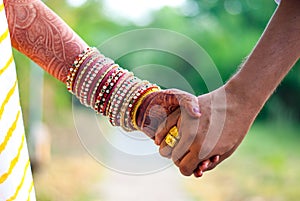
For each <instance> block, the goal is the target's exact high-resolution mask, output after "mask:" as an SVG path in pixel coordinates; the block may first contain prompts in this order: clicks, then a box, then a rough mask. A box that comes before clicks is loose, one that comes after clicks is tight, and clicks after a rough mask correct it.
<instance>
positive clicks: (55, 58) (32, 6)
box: [4, 0, 198, 137]
mask: <svg viewBox="0 0 300 201" xmlns="http://www.w3.org/2000/svg"><path fill="white" fill-rule="evenodd" d="M4 5H5V9H6V15H7V19H8V24H9V30H10V34H11V40H12V45H13V47H14V48H15V49H17V50H18V51H20V52H22V53H23V54H25V55H26V56H28V57H29V58H30V59H31V60H33V61H35V62H36V63H37V64H38V65H39V66H41V67H42V68H43V69H45V70H46V71H47V72H48V73H50V74H51V75H52V76H54V77H55V78H57V79H59V80H60V81H62V82H66V79H67V74H68V71H69V67H70V66H71V65H72V63H73V61H74V58H75V57H76V56H77V55H79V54H80V53H81V52H82V51H83V50H84V49H86V48H87V47H88V45H87V44H86V43H85V42H84V40H82V39H81V38H80V37H79V36H78V35H77V34H76V33H75V32H74V31H73V30H72V29H71V28H70V27H69V26H68V25H67V24H66V23H65V22H64V21H63V20H62V19H61V18H60V17H59V16H57V14H55V13H54V12H53V11H52V10H51V9H49V8H48V7H47V6H46V5H45V4H44V3H43V2H42V1H40V0H4ZM183 100H184V101H183ZM191 101H192V102H193V104H188V103H190V102H191ZM179 102H181V104H182V105H184V106H186V107H187V108H189V110H188V111H190V114H191V115H193V113H192V112H193V111H192V109H193V107H195V108H196V107H197V108H198V104H197V100H196V97H194V96H192V95H191V94H188V93H185V92H181V91H179V90H164V91H160V92H157V93H155V94H153V95H151V96H149V97H147V98H146V99H145V101H144V103H142V105H141V108H140V109H139V110H138V115H137V116H138V121H137V122H138V126H139V127H140V128H141V130H142V131H143V132H145V133H146V134H147V135H148V136H152V137H153V135H154V133H155V132H156V130H157V128H158V125H160V124H162V122H164V121H166V119H167V117H168V115H170V114H171V113H172V112H174V111H175V110H176V109H177V110H178V109H179V105H180V104H179ZM158 106H159V107H158ZM195 115H196V116H197V113H196V114H195ZM178 118H179V116H178Z"/></svg>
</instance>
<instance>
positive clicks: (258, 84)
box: [226, 0, 300, 111]
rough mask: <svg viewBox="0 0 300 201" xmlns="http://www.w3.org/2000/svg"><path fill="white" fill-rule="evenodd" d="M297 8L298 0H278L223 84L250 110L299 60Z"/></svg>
mask: <svg viewBox="0 0 300 201" xmlns="http://www.w3.org/2000/svg"><path fill="white" fill-rule="evenodd" d="M299 10H300V1H299V0H282V2H281V5H280V6H279V7H278V9H277V11H276V12H275V14H274V16H273V17H272V19H271V21H270V22H269V24H268V26H267V28H266V30H265V32H264V34H263V35H262V37H261V39H260V40H259V42H258V43H257V45H256V47H255V48H254V50H253V51H252V53H251V54H250V56H249V58H248V59H247V60H246V62H245V63H244V65H243V66H242V68H241V69H240V70H239V72H238V73H237V74H236V75H234V76H233V77H232V78H231V79H230V80H229V81H228V83H227V86H226V87H227V90H228V91H229V92H230V93H233V94H235V96H236V98H237V99H239V101H240V102H241V103H243V104H245V105H248V106H249V107H250V108H252V109H253V110H254V111H257V110H258V109H259V108H261V107H262V106H263V105H264V103H265V102H266V101H267V99H268V98H269V97H270V95H271V94H272V93H273V91H274V90H275V89H276V87H277V86H278V85H279V84H280V82H281V81H282V79H283V78H284V77H285V76H286V74H287V73H288V72H289V71H290V69H291V68H292V67H293V66H294V64H295V63H296V62H297V60H298V59H299V56H300V12H299ZM258 107H259V108H258Z"/></svg>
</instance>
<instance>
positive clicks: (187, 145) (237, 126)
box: [155, 85, 259, 177]
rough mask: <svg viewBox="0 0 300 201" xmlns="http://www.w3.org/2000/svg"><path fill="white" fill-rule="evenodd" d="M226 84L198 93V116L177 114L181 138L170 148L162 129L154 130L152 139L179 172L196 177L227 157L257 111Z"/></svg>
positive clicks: (237, 143)
mask: <svg viewBox="0 0 300 201" xmlns="http://www.w3.org/2000/svg"><path fill="white" fill-rule="evenodd" d="M228 88H230V87H228V85H225V86H223V87H221V88H219V89H218V90H216V91H213V92H211V93H208V94H205V95H203V96H199V97H198V105H199V107H200V108H201V117H200V118H198V119H193V118H191V117H190V116H187V115H185V114H182V115H181V118H180V121H179V124H178V127H179V135H180V136H181V139H180V140H179V142H178V144H177V145H176V146H175V147H174V149H171V148H170V147H169V146H167V145H166V143H165V142H164V138H165V136H166V134H167V132H166V129H160V130H158V132H156V134H155V140H156V142H157V143H158V144H160V153H161V155H163V156H165V157H171V158H172V159H173V161H174V163H175V164H176V165H177V166H178V167H179V169H180V171H181V173H182V174H183V175H186V176H190V175H192V174H193V173H194V175H195V176H196V177H200V176H201V175H202V173H203V172H204V171H207V170H211V169H213V168H214V167H215V166H216V165H217V164H219V163H220V162H222V161H223V160H225V159H226V158H228V157H229V156H230V155H231V154H232V153H233V152H234V151H235V150H236V148H237V147H238V146H239V145H240V143H241V141H242V140H243V138H244V136H245V135H246V133H247V132H248V130H249V128H250V126H251V124H252V122H253V120H254V119H255V117H256V115H257V113H258V112H259V109H256V110H254V109H253V108H251V107H249V104H247V103H244V102H243V101H244V99H243V98H241V97H236V96H235V93H234V91H232V90H231V89H228ZM197 121H198V122H197ZM174 123H175V120H173V121H168V122H167V124H165V125H164V127H166V128H169V127H171V126H172V125H173V124H174ZM186 123H187V125H186Z"/></svg>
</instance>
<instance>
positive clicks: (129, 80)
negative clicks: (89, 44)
mask: <svg viewBox="0 0 300 201" xmlns="http://www.w3.org/2000/svg"><path fill="white" fill-rule="evenodd" d="M66 85H67V89H68V91H70V92H71V93H72V94H74V95H75V96H76V97H77V98H78V99H79V100H80V102H81V103H82V104H83V105H85V106H87V107H91V108H92V109H93V110H95V111H96V112H97V113H98V114H102V115H105V116H108V117H109V121H110V123H111V124H112V125H113V126H121V127H122V128H123V129H124V130H125V131H128V132H130V131H134V130H138V129H139V128H138V126H137V123H136V114H137V110H138V108H139V106H140V105H141V104H142V102H143V100H144V99H145V98H146V96H147V95H149V94H150V93H153V92H156V91H159V90H160V88H159V87H158V86H157V85H155V84H151V83H149V82H148V81H145V80H140V79H139V78H137V77H135V76H134V75H133V73H131V72H128V71H127V70H124V69H122V68H121V67H120V66H119V65H117V64H115V63H114V61H113V60H112V59H110V58H107V57H105V56H104V55H102V54H101V53H100V52H99V51H98V50H97V49H96V48H87V49H86V50H85V51H83V52H82V53H81V54H80V55H78V56H77V57H76V59H75V61H74V63H73V65H72V66H71V67H70V69H69V74H68V76H67V82H66Z"/></svg>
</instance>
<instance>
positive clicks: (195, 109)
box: [193, 108, 201, 114]
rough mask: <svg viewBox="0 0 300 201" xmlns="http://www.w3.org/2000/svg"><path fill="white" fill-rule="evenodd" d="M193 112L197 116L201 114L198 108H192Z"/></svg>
mask: <svg viewBox="0 0 300 201" xmlns="http://www.w3.org/2000/svg"><path fill="white" fill-rule="evenodd" d="M193 111H194V112H195V113H199V114H201V112H200V110H199V108H193Z"/></svg>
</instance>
